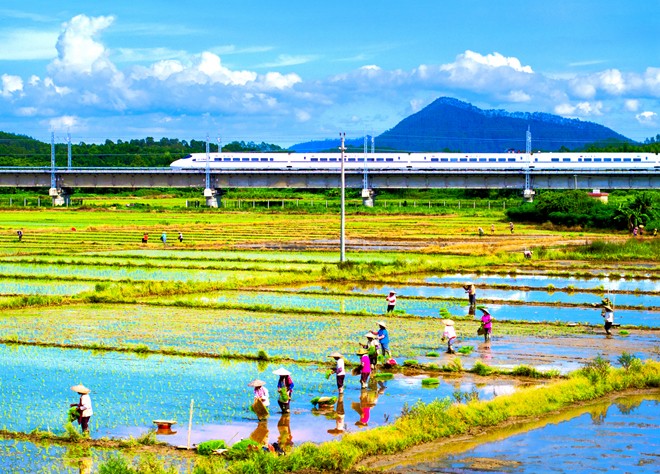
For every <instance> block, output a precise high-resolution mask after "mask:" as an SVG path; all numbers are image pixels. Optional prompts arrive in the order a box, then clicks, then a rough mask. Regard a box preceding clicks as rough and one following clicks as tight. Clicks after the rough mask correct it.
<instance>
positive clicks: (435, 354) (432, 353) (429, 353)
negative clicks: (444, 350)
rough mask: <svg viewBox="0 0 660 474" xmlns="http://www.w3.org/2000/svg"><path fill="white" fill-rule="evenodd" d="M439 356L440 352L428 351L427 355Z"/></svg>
mask: <svg viewBox="0 0 660 474" xmlns="http://www.w3.org/2000/svg"><path fill="white" fill-rule="evenodd" d="M438 356H440V354H438V353H437V352H435V351H430V352H427V353H426V357H438Z"/></svg>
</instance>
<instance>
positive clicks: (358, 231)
mask: <svg viewBox="0 0 660 474" xmlns="http://www.w3.org/2000/svg"><path fill="white" fill-rule="evenodd" d="M482 209H485V208H484V207H483V206H482ZM498 212H499V213H498ZM498 212H496V211H494V210H491V209H488V210H483V211H479V210H478V209H477V208H476V207H475V208H473V209H467V210H464V211H463V212H460V213H455V214H451V213H442V214H440V213H439V214H438V215H434V214H428V213H425V214H424V215H421V214H420V215H417V214H415V212H414V211H413V210H410V212H409V213H392V214H386V213H383V214H369V213H362V212H360V211H359V209H358V210H355V211H353V212H350V213H349V215H348V216H347V226H346V229H347V244H346V248H347V262H343V263H340V262H339V236H338V229H339V218H338V216H337V215H334V214H332V213H329V212H320V213H318V214H314V213H308V212H306V213H297V212H295V211H294V210H291V211H290V212H284V211H282V210H281V209H279V210H277V212H275V211H273V212H264V211H262V212H247V211H242V210H240V209H235V208H234V209H220V210H216V211H210V210H204V209H201V210H198V211H189V210H178V211H175V210H158V211H149V210H146V211H145V210H130V209H123V208H122V207H120V206H118V207H117V208H105V209H94V208H90V209H45V208H35V209H32V208H26V209H20V210H2V211H0V307H2V309H3V312H2V316H1V317H0V366H1V368H0V370H1V371H2V378H1V379H0V396H1V397H2V410H3V416H2V418H1V421H0V428H1V431H0V452H2V453H3V454H2V455H1V456H0V470H2V471H3V472H97V470H98V469H100V466H101V465H103V464H104V463H106V462H109V461H108V460H109V459H111V458H112V457H113V456H116V454H117V453H119V452H121V453H124V454H126V455H127V456H128V458H129V459H134V460H135V462H136V463H137V462H139V461H138V459H139V458H140V456H141V455H142V454H144V453H141V452H140V450H143V451H145V450H146V452H151V453H152V454H155V455H156V457H157V458H158V459H159V460H161V461H163V462H165V463H166V464H167V465H170V466H171V467H172V469H173V471H174V472H193V470H194V469H195V466H197V469H201V468H200V465H199V460H198V459H197V458H196V457H195V456H194V455H192V454H191V453H190V452H189V451H178V450H176V449H174V447H175V446H179V445H187V443H188V442H189V441H188V440H190V444H191V445H192V446H194V445H197V444H200V443H202V442H204V441H207V440H211V439H223V440H224V441H225V442H226V443H227V444H228V445H231V444H233V443H236V442H237V441H239V440H241V439H247V438H251V439H253V440H255V441H258V442H259V443H264V442H270V443H273V442H274V441H280V442H281V443H284V444H286V445H287V446H291V445H293V446H299V445H300V444H302V443H305V442H312V443H317V444H318V443H326V442H329V441H332V440H338V439H341V438H343V437H344V436H349V437H350V436H352V435H353V434H356V433H364V432H370V431H369V430H373V429H378V427H386V426H389V425H391V424H392V423H394V422H395V421H396V420H397V419H399V418H401V417H402V416H403V415H404V414H406V413H407V412H408V411H409V410H410V409H411V407H413V406H415V405H416V404H417V403H424V404H428V403H432V402H433V401H434V400H449V401H450V402H451V403H462V404H466V403H471V402H475V401H477V400H479V401H488V400H492V399H495V398H497V397H506V396H510V395H511V394H515V393H518V392H519V391H521V390H529V389H534V388H538V387H539V386H541V385H546V384H552V383H554V382H555V381H556V380H561V379H563V378H564V377H566V376H567V374H570V373H571V372H572V371H575V370H578V369H580V368H582V367H584V366H585V365H589V364H590V363H591V361H593V360H594V359H595V358H599V359H600V360H601V361H604V363H607V364H609V365H611V366H620V365H621V360H622V354H631V355H634V357H636V358H639V359H640V360H641V361H645V360H658V356H659V354H660V342H659V339H658V334H660V333H659V331H660V277H658V275H660V272H659V271H658V270H659V268H658V267H659V266H660V263H659V262H658V260H657V258H656V257H657V255H658V248H659V247H658V243H657V242H655V241H654V240H653V239H652V238H650V237H647V238H646V239H635V240H634V241H633V240H632V239H629V238H628V237H627V236H626V235H611V234H598V233H592V232H587V231H583V230H566V229H563V230H557V229H548V228H542V227H536V226H526V225H517V226H516V231H515V234H511V233H510V232H509V231H508V223H507V222H504V221H503V214H502V213H501V211H498ZM491 224H495V227H496V231H495V232H494V233H492V234H488V235H485V236H483V237H480V236H479V235H478V233H477V229H478V227H483V228H484V229H490V226H491ZM19 229H21V230H22V231H23V238H22V240H21V241H19V240H18V237H17V234H16V231H17V230H19ZM180 232H181V233H182V235H183V240H182V241H179V239H178V238H177V237H178V235H179V233H180ZM145 234H148V236H149V238H148V242H147V243H143V242H142V239H143V236H144V235H145ZM163 234H165V236H166V239H164V240H165V241H163V240H162V239H161V236H163ZM594 241H605V242H607V243H608V245H611V246H612V248H616V249H618V250H616V251H613V252H612V253H611V254H610V255H608V256H607V258H603V256H602V255H594V254H593V251H592V250H590V249H592V247H590V245H591V243H592V242H594ZM527 249H532V250H534V257H533V258H532V259H531V260H528V259H524V258H523V254H522V252H523V250H527ZM468 281H471V282H474V283H475V284H476V286H477V300H478V304H479V305H482V304H483V305H486V306H487V307H488V308H489V309H490V311H491V313H492V315H493V317H494V325H493V328H494V329H493V338H492V342H491V343H490V344H488V345H486V344H485V343H484V340H483V338H482V336H478V335H477V329H478V327H479V320H478V318H479V316H480V311H478V310H477V311H476V314H475V312H474V309H473V308H472V309H471V308H469V307H468V306H467V304H466V303H467V301H466V300H467V297H466V295H465V291H464V290H463V285H464V284H465V283H466V282H468ZM389 291H396V292H397V295H398V300H397V305H396V310H395V311H394V312H392V313H387V314H386V313H385V309H386V302H385V295H386V294H387V293H388V292H389ZM604 297H607V298H609V299H610V300H611V301H612V302H613V304H614V306H615V323H616V324H617V326H616V327H615V328H614V331H613V332H614V334H613V336H611V337H606V335H605V333H604V329H603V318H602V317H601V314H600V308H598V307H596V306H598V305H599V304H600V302H601V299H602V298H604ZM448 317H449V318H451V319H452V320H453V321H454V323H455V328H456V332H457V335H458V339H457V342H456V344H455V346H456V349H462V350H461V351H460V352H459V353H457V354H447V353H446V350H447V344H446V342H443V341H442V333H443V331H444V328H445V324H444V322H443V320H444V319H446V318H448ZM377 321H385V322H386V324H387V326H388V330H389V333H390V339H391V349H392V354H393V356H394V358H395V359H396V361H397V365H396V366H394V367H391V368H389V367H388V368H385V367H384V366H383V365H382V364H381V365H380V366H379V367H378V368H377V370H376V372H375V373H374V375H373V377H372V378H371V381H370V383H369V385H368V387H367V389H365V390H361V388H360V384H359V377H356V376H353V375H351V374H349V375H347V378H346V390H345V392H344V393H343V394H341V396H340V397H338V392H337V387H336V383H335V378H334V375H332V374H328V369H329V368H330V367H332V363H331V362H332V359H329V358H328V355H329V354H330V353H331V352H334V351H339V352H341V353H342V354H343V355H344V358H345V360H346V363H347V368H348V370H349V372H350V371H351V370H352V369H353V367H355V366H356V365H357V363H358V360H359V357H358V356H357V355H356V353H357V351H358V349H360V348H361V344H365V343H366V337H365V334H366V333H367V331H371V330H377V329H378V325H377ZM623 360H627V359H623ZM278 367H285V368H287V369H288V370H290V371H291V372H292V378H293V380H294V382H295V389H294V396H293V400H292V403H291V413H290V414H286V415H283V414H281V413H280V410H279V408H278V406H277V401H276V400H277V394H276V382H277V377H276V376H275V375H273V374H272V372H273V371H274V370H275V369H277V368H278ZM484 367H485V368H484ZM376 374H379V375H376ZM256 378H259V379H262V380H264V381H266V387H267V388H268V389H269V390H270V392H271V407H270V409H271V416H270V417H269V418H268V420H267V421H266V422H262V423H259V422H258V420H257V418H256V416H255V415H254V413H252V412H251V411H250V404H251V402H252V388H250V387H248V382H250V381H251V380H253V379H256ZM79 383H83V384H84V385H86V386H88V387H90V388H91V390H92V393H91V396H92V399H93V403H94V415H93V416H92V419H91V425H90V428H91V438H89V439H87V440H86V441H84V442H83V445H84V446H85V447H84V449H82V448H81V449H82V451H81V450H80V449H77V447H80V442H79V441H76V440H74V441H76V442H73V443H72V438H71V436H72V435H71V432H70V430H71V429H73V430H78V429H79V428H78V427H77V425H75V426H74V427H73V428H71V427H69V428H68V429H67V428H66V427H65V424H66V414H67V410H68V408H69V404H71V403H74V402H76V401H77V396H76V394H75V393H74V392H72V391H71V390H70V389H69V387H71V386H73V385H76V384H79ZM317 397H335V398H334V399H333V400H331V403H329V404H328V405H327V406H318V405H314V404H313V403H312V400H314V399H315V398H317ZM646 400H647V399H643V400H642V401H640V406H641V407H643V408H641V409H640V410H638V411H637V412H636V411H634V410H631V411H629V412H626V413H620V412H616V411H611V413H612V415H611V417H613V418H614V419H615V422H616V420H618V417H624V416H625V417H626V418H625V419H626V423H633V424H635V423H642V422H641V421H639V420H642V419H644V417H647V416H648V413H649V410H650V411H653V409H652V407H654V406H655V407H656V410H655V411H657V398H656V399H649V400H651V401H646ZM654 400H655V401H654ZM191 401H193V406H194V408H193V416H192V424H190V432H189V431H188V430H189V416H190V413H189V412H190V406H191ZM613 410H614V409H613ZM608 413H610V412H608ZM636 413H637V414H639V416H640V417H641V418H639V420H638V419H637V418H635V415H636ZM608 416H610V415H608ZM630 416H632V417H633V418H632V419H631V418H630ZM156 419H170V420H176V421H177V423H176V424H175V425H174V431H176V433H172V434H154V432H153V429H154V424H153V420H156ZM628 420H632V421H628ZM636 420H637V421H636ZM566 422H567V423H574V425H568V426H570V428H567V429H569V430H574V431H576V432H577V433H578V436H579V437H580V439H587V438H588V437H589V436H598V434H597V433H599V431H598V430H597V429H595V427H598V425H593V426H590V425H589V424H588V423H587V424H584V423H581V422H580V421H579V417H578V418H577V419H576V421H568V420H567V421H566ZM649 423H650V424H653V423H656V424H657V420H654V421H652V422H649ZM649 426H650V425H649ZM598 429H600V428H598ZM638 429H639V431H640V433H642V434H643V435H648V434H649V433H650V432H653V431H654V430H653V429H652V428H649V430H650V431H646V430H645V429H644V428H643V427H639V428H638ZM655 431H657V430H655ZM39 433H49V435H48V436H43V435H39ZM189 433H190V434H189ZM374 433H375V432H374ZM540 436H541V437H542V438H543V437H545V436H552V434H550V435H544V434H542V435H540ZM150 438H151V439H152V441H150V442H149V443H146V441H145V440H147V439H150ZM122 440H123V441H122ZM127 440H128V441H127ZM136 440H140V441H139V442H138V441H136ZM153 442H156V443H157V444H155V445H153ZM76 443H78V444H76ZM85 443H87V444H85ZM121 443H124V444H121ZM512 443H513V444H508V445H501V446H500V445H497V446H495V445H493V446H492V447H490V448H489V447H488V446H489V444H487V443H484V444H483V445H479V447H476V448H474V451H473V452H472V451H471V452H468V453H467V454H465V455H464V456H459V455H457V456H454V457H452V458H450V459H445V458H443V459H444V460H441V461H437V459H439V458H437V457H434V458H433V459H434V460H433V461H428V459H426V460H417V461H415V463H413V464H409V465H408V466H409V468H410V469H411V470H413V469H418V471H416V472H436V471H435V470H437V469H441V470H442V469H448V470H449V471H451V472H453V471H452V470H457V469H458V470H460V469H471V468H472V467H471V466H473V464H474V463H473V464H470V463H472V462H473V460H474V459H476V458H486V457H489V455H488V452H489V451H488V450H489V449H490V450H491V452H492V453H493V455H492V456H490V457H491V458H493V459H496V460H495V461H492V462H493V463H495V464H497V463H498V462H499V463H500V464H498V465H499V466H500V468H497V469H495V470H496V471H497V470H498V469H500V470H504V471H505V472H509V470H510V469H513V470H511V472H519V471H517V470H515V469H516V467H515V466H517V465H510V464H507V462H508V461H507V460H510V459H512V458H515V457H516V454H515V449H514V448H513V447H515V446H518V445H519V443H518V442H516V441H514V442H512ZM527 443H528V444H529V445H530V446H536V444H535V443H538V441H535V440H534V439H533V438H529V441H527ZM145 444H146V445H147V446H146V447H145V446H144V445H145ZM127 445H128V446H127ZM149 446H151V447H149ZM512 446H513V447H512ZM484 450H486V451H484ZM557 451H561V448H557ZM656 454H657V453H656ZM558 455H560V454H557V452H553V454H552V456H554V457H556V456H558ZM640 456H642V457H643V459H645V460H646V459H652V460H653V459H657V456H656V457H655V458H652V457H651V458H647V457H644V456H645V455H640ZM220 462H223V461H220ZM495 464H494V465H495ZM566 465H567V466H568V465H569V464H566ZM410 466H412V467H410ZM475 466H476V465H475ZM512 466H513V467H512ZM526 466H528V467H526V468H525V469H528V471H526V472H532V471H533V470H534V469H536V468H537V467H538V466H537V465H536V464H535V463H534V462H533V461H531V460H530V461H529V462H528V463H527V464H526ZM603 466H604V467H606V466H605V464H603ZM656 466H657V464H656ZM225 467H226V466H225ZM390 467H392V468H394V467H393V466H388V468H390ZM496 467H497V466H496ZM198 472H199V471H198ZM203 472H211V471H203ZM213 472H215V471H213ZM217 472H220V471H217ZM520 472H522V471H520ZM536 472H537V471H536ZM649 472H650V471H649Z"/></svg>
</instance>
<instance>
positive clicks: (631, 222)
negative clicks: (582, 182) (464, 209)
mask: <svg viewBox="0 0 660 474" xmlns="http://www.w3.org/2000/svg"><path fill="white" fill-rule="evenodd" d="M506 214H507V217H508V218H509V219H510V220H511V221H518V222H520V221H523V222H536V223H545V222H551V223H552V224H555V225H562V226H567V227H574V226H580V227H583V228H600V229H621V230H624V229H627V230H629V231H632V229H633V228H634V227H638V226H640V225H641V226H645V227H646V228H648V229H653V228H658V227H660V192H658V191H641V192H640V191H636V192H631V193H630V194H629V198H628V199H627V200H626V202H624V203H621V204H619V205H612V204H605V203H603V202H601V201H598V200H596V199H593V198H591V197H589V196H588V194H587V193H585V192H584V191H579V190H570V191H545V192H542V193H540V194H539V195H538V197H537V198H536V199H535V201H534V202H528V203H524V204H522V205H520V206H518V207H514V208H510V209H508V210H507V211H506Z"/></svg>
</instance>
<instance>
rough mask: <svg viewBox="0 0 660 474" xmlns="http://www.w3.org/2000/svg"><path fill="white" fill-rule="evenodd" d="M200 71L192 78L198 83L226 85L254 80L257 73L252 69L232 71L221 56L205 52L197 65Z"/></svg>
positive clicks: (241, 83) (243, 83)
mask: <svg viewBox="0 0 660 474" xmlns="http://www.w3.org/2000/svg"><path fill="white" fill-rule="evenodd" d="M195 69H196V70H197V72H198V73H200V74H197V75H196V76H194V77H191V79H192V80H193V81H195V82H197V83H198V84H204V83H220V84H224V85H241V86H244V85H245V84H247V83H248V82H253V81H254V80H255V79H256V78H257V73H255V72H252V71H232V70H230V69H228V68H226V67H224V66H223V65H222V62H221V60H220V56H218V55H216V54H213V53H209V52H208V51H206V52H203V53H202V54H201V55H200V57H199V60H198V63H197V65H196V67H195Z"/></svg>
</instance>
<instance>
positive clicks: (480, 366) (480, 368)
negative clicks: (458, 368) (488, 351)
mask: <svg viewBox="0 0 660 474" xmlns="http://www.w3.org/2000/svg"><path fill="white" fill-rule="evenodd" d="M470 372H473V373H475V374H478V375H483V376H486V375H490V374H492V373H493V372H495V369H493V368H492V367H490V366H488V365H486V364H484V363H483V362H482V361H481V360H480V359H477V360H476V361H475V362H474V365H473V366H472V369H471V370H470Z"/></svg>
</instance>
